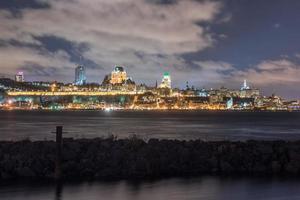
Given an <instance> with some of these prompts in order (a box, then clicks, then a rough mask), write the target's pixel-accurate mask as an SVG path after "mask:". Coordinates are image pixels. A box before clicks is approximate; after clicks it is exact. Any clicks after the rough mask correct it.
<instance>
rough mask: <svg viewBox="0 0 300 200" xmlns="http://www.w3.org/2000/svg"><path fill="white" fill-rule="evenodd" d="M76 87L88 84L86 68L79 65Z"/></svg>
mask: <svg viewBox="0 0 300 200" xmlns="http://www.w3.org/2000/svg"><path fill="white" fill-rule="evenodd" d="M74 83H75V85H84V84H86V75H85V67H84V66H83V65H79V66H77V67H76V69H75V82H74Z"/></svg>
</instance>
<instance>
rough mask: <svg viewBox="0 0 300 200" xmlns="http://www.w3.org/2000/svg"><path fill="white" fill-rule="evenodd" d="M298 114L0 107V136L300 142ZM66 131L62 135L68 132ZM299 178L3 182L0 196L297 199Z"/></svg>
mask: <svg viewBox="0 0 300 200" xmlns="http://www.w3.org/2000/svg"><path fill="white" fill-rule="evenodd" d="M299 119H300V112H191V111H189V112H175V111H174V112H173V111H172V112H163V111H161V112H120V111H119V112H115V111H112V112H105V111H72V112H71V111H68V112H46V111H30V112H28V111H0V140H20V139H24V138H30V139H35V140H43V139H53V134H51V133H50V132H51V131H54V129H55V126H56V125H63V126H64V129H65V131H67V132H68V133H67V135H68V137H81V138H82V137H84V138H92V137H101V136H107V135H109V134H114V135H118V137H128V136H130V135H132V134H137V135H138V136H139V137H141V138H144V139H149V138H152V137H156V138H171V139H174V138H177V139H198V138H201V139H206V140H223V139H230V140H246V139H264V140H274V139H286V140H296V139H300V123H299V122H300V120H299ZM67 135H66V136H67ZM299 188H300V179H296V178H295V179H271V178H265V179H264V178H249V177H248V178H221V177H211V176H209V177H200V178H192V179H165V180H158V181H144V182H139V183H136V182H128V181H117V182H93V183H87V182H85V183H73V184H71V183H68V184H64V185H62V186H56V185H54V184H45V183H43V184H41V183H34V184H33V183H30V184H29V183H20V184H19V183H15V182H14V183H1V182H0V199H4V200H20V199H26V200H94V199H95V200H96V199H109V200H152V199H155V200H168V199H171V200H235V199H242V200H252V199H256V200H271V199H272V200H273V199H274V200H296V199H297V200H298V199H300V190H299Z"/></svg>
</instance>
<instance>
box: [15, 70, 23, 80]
mask: <svg viewBox="0 0 300 200" xmlns="http://www.w3.org/2000/svg"><path fill="white" fill-rule="evenodd" d="M15 81H16V82H24V81H25V79H24V73H23V72H18V73H17V74H16V76H15Z"/></svg>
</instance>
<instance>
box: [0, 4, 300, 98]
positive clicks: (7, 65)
mask: <svg viewBox="0 0 300 200" xmlns="http://www.w3.org/2000/svg"><path fill="white" fill-rule="evenodd" d="M299 10H300V1H299V0H51V1H50V0H49V1H47V0H2V1H1V2H0V74H1V75H2V76H7V77H13V75H14V74H15V73H16V72H17V71H19V70H22V71H24V73H25V75H26V79H27V80H29V81H30V80H43V81H50V80H57V81H64V82H72V81H73V79H74V68H75V66H76V65H77V64H78V63H79V62H80V57H82V61H81V62H82V64H84V65H85V66H86V68H87V77H88V81H89V82H101V81H102V79H103V77H104V75H105V74H108V73H109V72H110V71H111V70H112V69H113V66H114V65H116V64H118V65H124V66H125V67H126V71H127V72H128V74H129V75H130V76H131V77H132V78H133V79H134V80H135V81H136V82H137V83H146V84H149V85H154V84H155V81H156V80H158V81H160V80H161V77H162V74H163V72H164V71H169V72H170V73H171V76H172V84H173V86H174V87H180V88H183V87H184V86H185V85H186V81H189V84H190V85H194V86H195V87H198V88H202V87H205V88H211V87H220V86H225V87H232V88H239V87H240V85H241V83H242V81H243V79H247V80H248V82H249V83H250V85H252V86H254V87H258V88H261V89H262V91H263V93H264V94H266V95H269V94H271V93H273V92H275V93H276V94H279V95H282V96H284V97H287V98H300V20H299V19H300V12H299Z"/></svg>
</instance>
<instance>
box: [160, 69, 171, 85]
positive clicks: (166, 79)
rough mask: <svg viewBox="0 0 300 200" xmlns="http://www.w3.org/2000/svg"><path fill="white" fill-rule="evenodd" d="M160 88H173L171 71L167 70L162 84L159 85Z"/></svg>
mask: <svg viewBox="0 0 300 200" xmlns="http://www.w3.org/2000/svg"><path fill="white" fill-rule="evenodd" d="M159 87H160V88H169V89H171V76H170V73H169V72H165V73H164V76H163V79H162V81H161V84H160V85H159Z"/></svg>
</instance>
